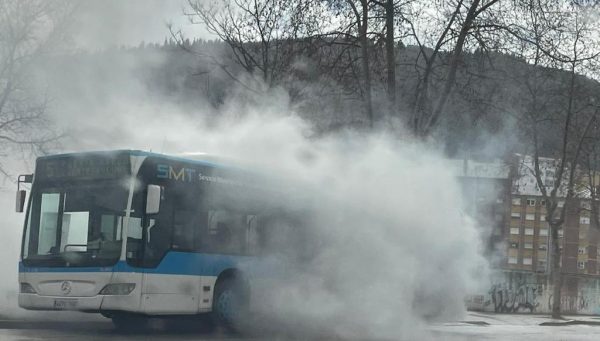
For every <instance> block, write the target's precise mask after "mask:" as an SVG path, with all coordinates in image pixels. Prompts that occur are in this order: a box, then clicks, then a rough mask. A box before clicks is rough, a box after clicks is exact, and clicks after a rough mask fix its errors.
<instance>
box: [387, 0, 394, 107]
mask: <svg viewBox="0 0 600 341" xmlns="http://www.w3.org/2000/svg"><path fill="white" fill-rule="evenodd" d="M385 49H386V51H385V52H386V61H387V94H388V101H389V105H390V114H392V113H393V112H394V110H395V108H396V53H395V39H394V0H387V2H386V3H385Z"/></svg>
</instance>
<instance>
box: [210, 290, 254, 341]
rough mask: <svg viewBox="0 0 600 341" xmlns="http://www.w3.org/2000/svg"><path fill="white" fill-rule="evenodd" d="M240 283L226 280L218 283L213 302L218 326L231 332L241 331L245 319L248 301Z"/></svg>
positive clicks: (214, 315)
mask: <svg viewBox="0 0 600 341" xmlns="http://www.w3.org/2000/svg"><path fill="white" fill-rule="evenodd" d="M244 292H245V290H244V288H243V286H242V285H241V284H240V283H239V282H238V281H233V280H224V281H222V282H219V283H217V285H216V288H215V294H214V300H213V317H214V320H215V322H216V323H217V324H219V325H221V326H224V327H225V328H227V329H229V330H230V331H240V330H239V329H240V325H241V324H240V323H241V322H242V319H243V318H244V317H245V315H246V314H245V312H246V310H247V306H248V304H247V299H246V295H244Z"/></svg>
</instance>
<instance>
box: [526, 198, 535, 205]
mask: <svg viewBox="0 0 600 341" xmlns="http://www.w3.org/2000/svg"><path fill="white" fill-rule="evenodd" d="M527 206H535V199H527Z"/></svg>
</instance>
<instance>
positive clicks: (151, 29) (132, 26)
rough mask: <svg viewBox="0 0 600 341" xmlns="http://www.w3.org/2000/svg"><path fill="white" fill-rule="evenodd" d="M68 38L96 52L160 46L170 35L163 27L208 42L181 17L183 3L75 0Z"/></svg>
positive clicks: (179, 0)
mask: <svg viewBox="0 0 600 341" xmlns="http://www.w3.org/2000/svg"><path fill="white" fill-rule="evenodd" d="M78 2H79V6H78V7H77V9H76V12H75V15H74V17H75V19H74V20H75V25H76V26H77V30H74V32H73V34H72V39H73V41H74V42H75V44H76V46H77V47H79V48H82V49H86V50H98V49H104V48H107V47H111V46H120V45H133V46H137V45H139V44H140V42H142V41H144V42H146V43H149V42H157V43H162V42H163V41H164V39H165V38H166V37H169V36H170V33H169V30H168V29H167V24H168V23H171V24H172V25H173V28H174V29H175V30H179V29H181V31H182V32H183V33H184V35H185V36H186V37H189V38H190V39H191V38H203V39H210V37H211V36H210V34H209V33H208V32H206V30H205V29H203V28H202V27H201V26H200V25H192V24H191V23H190V22H189V20H188V18H187V17H186V16H185V15H184V10H185V8H186V7H187V0H127V1H123V0H102V1H94V0H78Z"/></svg>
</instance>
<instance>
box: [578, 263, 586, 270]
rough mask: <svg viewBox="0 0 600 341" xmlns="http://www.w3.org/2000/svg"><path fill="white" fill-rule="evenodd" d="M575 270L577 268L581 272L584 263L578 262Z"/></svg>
mask: <svg viewBox="0 0 600 341" xmlns="http://www.w3.org/2000/svg"><path fill="white" fill-rule="evenodd" d="M577 268H578V269H579V270H583V269H585V262H583V261H579V262H577Z"/></svg>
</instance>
